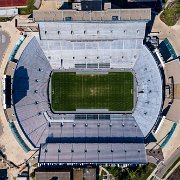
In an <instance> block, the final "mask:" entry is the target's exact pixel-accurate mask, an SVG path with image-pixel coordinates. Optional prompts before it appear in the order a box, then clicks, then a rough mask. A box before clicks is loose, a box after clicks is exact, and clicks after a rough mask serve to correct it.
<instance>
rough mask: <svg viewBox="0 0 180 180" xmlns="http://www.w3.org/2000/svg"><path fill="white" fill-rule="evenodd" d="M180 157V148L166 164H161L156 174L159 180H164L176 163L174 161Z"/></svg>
mask: <svg viewBox="0 0 180 180" xmlns="http://www.w3.org/2000/svg"><path fill="white" fill-rule="evenodd" d="M179 156H180V147H179V148H178V149H176V151H175V152H174V153H173V154H172V156H171V157H170V158H169V159H168V160H167V161H165V162H164V163H163V162H161V163H160V164H159V165H158V172H157V173H156V176H157V178H156V179H159V178H162V177H163V175H164V174H165V172H166V171H167V170H168V169H169V168H170V166H171V165H172V164H173V163H174V161H175V160H176V159H177V158H178V157H179Z"/></svg>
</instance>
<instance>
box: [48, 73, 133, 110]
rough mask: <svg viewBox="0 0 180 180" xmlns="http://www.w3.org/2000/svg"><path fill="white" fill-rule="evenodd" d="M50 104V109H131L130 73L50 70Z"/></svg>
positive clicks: (131, 86) (131, 77)
mask: <svg viewBox="0 0 180 180" xmlns="http://www.w3.org/2000/svg"><path fill="white" fill-rule="evenodd" d="M51 103H52V109H53V110H54V111H75V110H76V109H109V110H110V111H131V110H132V109H133V74H132V73H131V72H109V73H108V74H76V73H75V72H54V73H53V74H52V78H51Z"/></svg>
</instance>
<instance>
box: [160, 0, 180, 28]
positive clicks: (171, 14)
mask: <svg viewBox="0 0 180 180" xmlns="http://www.w3.org/2000/svg"><path fill="white" fill-rule="evenodd" d="M179 18H180V0H175V1H173V2H171V3H170V4H169V5H168V6H167V7H166V8H165V10H164V11H163V12H162V13H161V15H160V19H161V20H162V21H163V22H164V23H165V24H167V25H168V26H174V25H175V24H176V22H177V21H178V19H179Z"/></svg>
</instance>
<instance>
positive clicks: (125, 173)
mask: <svg viewBox="0 0 180 180" xmlns="http://www.w3.org/2000/svg"><path fill="white" fill-rule="evenodd" d="M155 168H156V165H154V164H152V163H148V164H146V165H142V166H134V167H127V168H125V169H122V168H121V167H107V168H106V169H107V170H108V171H109V173H110V174H112V175H113V176H114V177H115V179H125V180H146V179H147V178H148V177H149V175H150V174H151V173H152V172H153V170H154V169H155Z"/></svg>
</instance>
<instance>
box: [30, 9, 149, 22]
mask: <svg viewBox="0 0 180 180" xmlns="http://www.w3.org/2000/svg"><path fill="white" fill-rule="evenodd" d="M33 19H34V21H36V22H40V21H71V20H73V21H112V20H114V21H129V20H145V21H149V20H150V19H151V9H108V10H106V11H77V10H60V11H59V10H55V11H42V10H34V11H33Z"/></svg>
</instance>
